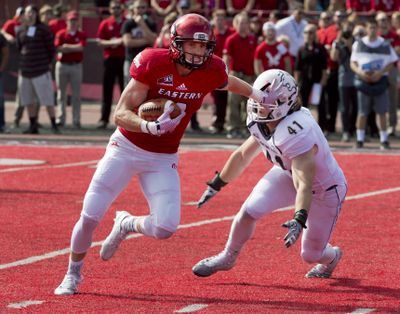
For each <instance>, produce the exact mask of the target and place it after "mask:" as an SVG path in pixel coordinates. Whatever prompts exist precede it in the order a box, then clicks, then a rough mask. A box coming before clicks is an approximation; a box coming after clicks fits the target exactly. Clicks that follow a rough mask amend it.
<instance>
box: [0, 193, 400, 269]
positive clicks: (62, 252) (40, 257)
mask: <svg viewBox="0 0 400 314" xmlns="http://www.w3.org/2000/svg"><path fill="white" fill-rule="evenodd" d="M398 191H400V187H395V188H390V189H384V190H378V191H373V192H368V193H362V194H357V195H352V196H348V197H347V198H346V200H347V201H351V200H356V199H361V198H366V197H371V196H376V195H381V194H387V193H393V192H398ZM292 208H293V206H288V207H285V208H280V209H277V210H276V211H286V210H290V209H292ZM234 217H235V216H225V217H221V218H214V219H207V220H201V221H196V222H192V223H188V224H184V225H179V227H178V229H187V228H193V227H199V226H203V225H209V224H213V223H218V222H221V221H227V220H233V218H234ZM141 236H142V235H141V234H132V235H130V236H128V237H127V239H131V238H138V237H141ZM102 243H103V241H97V242H93V243H92V246H91V247H96V246H101V245H102ZM69 252H70V249H69V248H65V249H61V250H56V251H53V252H50V253H46V254H43V255H37V256H31V257H28V258H25V259H21V260H18V261H15V262H11V263H6V264H0V270H2V269H9V268H13V267H18V266H23V265H28V264H33V263H36V262H40V261H42V260H46V259H50V258H54V257H57V256H60V255H65V254H69Z"/></svg>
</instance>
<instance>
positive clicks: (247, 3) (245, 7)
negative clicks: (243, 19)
mask: <svg viewBox="0 0 400 314" xmlns="http://www.w3.org/2000/svg"><path fill="white" fill-rule="evenodd" d="M225 3H226V11H227V12H228V14H229V15H233V14H235V13H237V12H239V11H245V12H247V13H249V12H250V11H251V10H252V9H253V8H254V4H255V3H256V0H225Z"/></svg>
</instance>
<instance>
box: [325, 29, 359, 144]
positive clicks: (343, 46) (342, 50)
mask: <svg viewBox="0 0 400 314" xmlns="http://www.w3.org/2000/svg"><path fill="white" fill-rule="evenodd" d="M353 28H354V25H353V24H352V23H350V22H345V23H344V24H343V25H342V28H341V30H340V31H339V33H338V36H337V38H336V40H335V41H334V42H333V44H332V49H331V51H330V57H331V59H332V60H333V61H335V62H337V63H338V64H339V70H338V73H339V75H338V86H339V111H340V114H341V119H342V127H343V130H342V131H343V134H342V141H343V142H349V141H350V136H352V135H353V134H354V133H355V131H356V119H357V91H356V89H355V87H354V72H353V71H352V70H351V68H350V56H351V47H352V46H353V42H354V37H353V35H352V32H353Z"/></svg>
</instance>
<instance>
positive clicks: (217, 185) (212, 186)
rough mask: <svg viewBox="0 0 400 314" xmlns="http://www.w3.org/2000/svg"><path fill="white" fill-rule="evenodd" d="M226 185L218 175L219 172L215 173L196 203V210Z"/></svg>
mask: <svg viewBox="0 0 400 314" xmlns="http://www.w3.org/2000/svg"><path fill="white" fill-rule="evenodd" d="M227 184H228V183H227V182H225V181H223V180H222V179H221V177H220V175H219V172H218V171H216V172H215V176H214V178H213V179H212V180H211V181H208V182H207V185H208V187H207V189H206V190H205V191H204V193H203V195H202V196H201V197H200V199H199V201H198V202H197V208H200V207H201V206H203V205H204V204H205V203H207V202H208V201H209V200H210V199H211V198H212V197H213V196H214V195H215V194H217V193H218V192H219V191H221V189H222V188H223V187H224V186H225V185H227Z"/></svg>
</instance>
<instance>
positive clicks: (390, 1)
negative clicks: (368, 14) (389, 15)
mask: <svg viewBox="0 0 400 314" xmlns="http://www.w3.org/2000/svg"><path fill="white" fill-rule="evenodd" d="M373 9H375V11H384V12H391V11H399V10H400V0H376V1H374V2H373Z"/></svg>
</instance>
